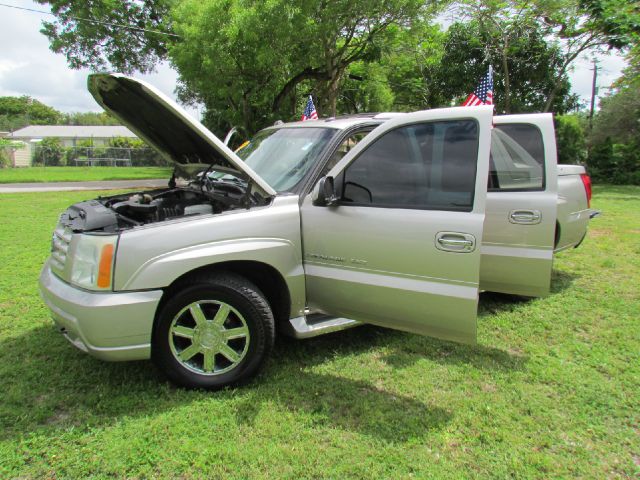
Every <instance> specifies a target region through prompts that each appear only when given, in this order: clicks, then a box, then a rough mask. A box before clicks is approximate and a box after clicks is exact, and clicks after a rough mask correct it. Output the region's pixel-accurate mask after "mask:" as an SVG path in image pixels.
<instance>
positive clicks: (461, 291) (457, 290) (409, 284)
mask: <svg viewBox="0 0 640 480" xmlns="http://www.w3.org/2000/svg"><path fill="white" fill-rule="evenodd" d="M305 272H306V274H307V276H311V277H320V278H330V279H333V280H339V281H344V282H351V283H361V284H365V285H376V286H380V287H385V288H395V289H400V290H408V291H413V292H421V293H429V294H432V295H443V296H447V297H457V298H464V299H468V300H475V299H477V298H478V285H472V284H470V283H467V284H466V286H463V285H453V284H451V283H444V282H437V281H435V282H434V281H430V280H425V279H424V278H423V277H419V278H420V279H412V278H403V277H398V276H393V275H390V274H387V275H380V274H378V273H367V272H364V271H357V270H351V269H347V268H331V267H325V266H320V265H313V264H308V263H307V264H305ZM471 285H472V286H471Z"/></svg>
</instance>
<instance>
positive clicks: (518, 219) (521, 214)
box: [509, 210, 542, 225]
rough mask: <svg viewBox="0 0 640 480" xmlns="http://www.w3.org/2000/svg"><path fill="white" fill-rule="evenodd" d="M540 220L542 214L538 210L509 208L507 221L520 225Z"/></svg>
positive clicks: (533, 223) (535, 222)
mask: <svg viewBox="0 0 640 480" xmlns="http://www.w3.org/2000/svg"><path fill="white" fill-rule="evenodd" d="M541 220H542V214H541V213H540V211H539V210H511V211H510V212H509V221H510V222H511V223H518V224H521V225H535V224H538V223H540V221H541Z"/></svg>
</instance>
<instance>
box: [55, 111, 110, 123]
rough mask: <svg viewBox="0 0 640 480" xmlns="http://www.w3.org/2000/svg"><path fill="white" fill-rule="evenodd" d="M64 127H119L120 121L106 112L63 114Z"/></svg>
mask: <svg viewBox="0 0 640 480" xmlns="http://www.w3.org/2000/svg"><path fill="white" fill-rule="evenodd" d="M62 123H63V124H64V125H120V123H121V122H120V121H118V120H117V119H116V118H114V117H112V116H111V115H109V114H108V113H107V112H72V113H65V114H64V115H63V118H62Z"/></svg>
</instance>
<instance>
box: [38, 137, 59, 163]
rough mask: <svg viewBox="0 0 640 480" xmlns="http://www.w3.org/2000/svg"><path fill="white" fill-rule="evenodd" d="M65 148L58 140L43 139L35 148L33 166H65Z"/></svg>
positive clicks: (54, 138) (53, 138) (52, 138)
mask: <svg viewBox="0 0 640 480" xmlns="http://www.w3.org/2000/svg"><path fill="white" fill-rule="evenodd" d="M65 153H66V152H65V148H64V147H63V146H62V143H61V142H60V139H59V138H56V137H51V138H45V139H43V140H42V141H41V142H39V143H38V144H37V145H36V147H35V152H34V154H33V164H34V165H43V166H46V167H49V166H52V167H55V166H61V165H64V164H65V160H66V157H65Z"/></svg>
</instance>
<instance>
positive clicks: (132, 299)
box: [40, 74, 590, 388]
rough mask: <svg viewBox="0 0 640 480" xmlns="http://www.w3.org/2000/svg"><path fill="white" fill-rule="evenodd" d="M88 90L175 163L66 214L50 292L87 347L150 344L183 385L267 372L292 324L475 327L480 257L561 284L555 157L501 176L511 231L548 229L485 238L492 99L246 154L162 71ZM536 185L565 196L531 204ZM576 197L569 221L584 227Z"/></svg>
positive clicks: (282, 137) (312, 131)
mask: <svg viewBox="0 0 640 480" xmlns="http://www.w3.org/2000/svg"><path fill="white" fill-rule="evenodd" d="M89 89H90V91H91V93H92V94H93V95H94V97H95V98H96V100H97V101H98V102H99V103H100V104H101V105H102V106H103V107H104V108H105V109H106V110H107V111H110V112H111V113H112V114H113V115H114V116H116V117H118V118H120V119H121V120H122V122H123V123H125V124H126V125H128V126H129V127H130V128H131V129H132V130H134V131H135V132H136V133H137V134H138V135H139V136H140V137H141V138H143V139H145V140H146V141H147V142H149V143H150V144H151V145H153V146H154V147H155V148H156V149H157V150H158V151H160V152H161V153H162V154H163V155H165V156H166V158H168V159H170V160H171V161H173V162H175V163H176V164H177V165H178V166H177V167H176V174H175V175H174V176H173V178H172V179H171V181H170V182H169V185H168V186H167V188H163V189H159V190H151V191H141V192H132V193H128V194H124V195H114V196H110V197H100V198H97V199H94V200H89V201H85V202H80V203H78V204H75V205H73V206H71V207H70V208H69V209H67V210H66V211H65V212H64V213H63V214H62V215H61V217H60V221H59V224H58V226H57V227H56V230H55V232H54V236H53V242H52V253H51V257H50V258H49V260H48V261H47V263H46V265H45V266H44V268H43V270H42V274H41V277H40V286H41V291H42V296H43V298H44V300H45V302H46V303H47V305H48V306H49V308H50V309H51V312H52V316H53V319H54V321H55V323H56V325H57V326H58V328H59V329H60V331H61V332H62V333H63V334H64V335H65V336H66V337H67V339H68V340H69V341H70V342H71V343H73V344H74V345H75V346H76V347H78V348H79V349H81V350H83V351H85V352H88V353H90V354H91V355H94V356H96V357H98V358H102V359H105V360H139V359H147V358H152V359H153V360H154V361H155V363H156V364H157V365H158V366H159V367H160V369H162V370H163V371H164V372H165V373H166V374H167V375H168V377H169V378H170V379H171V380H173V381H174V382H176V383H178V384H180V385H183V386H187V387H199V388H219V387H223V386H226V385H231V384H237V383H240V382H242V381H245V380H247V379H249V378H250V377H251V376H252V375H254V374H255V373H256V372H257V370H258V369H259V367H260V366H261V365H262V364H263V363H264V360H265V358H266V357H267V355H268V353H269V351H270V350H271V348H272V346H273V344H274V338H275V335H276V334H279V333H283V334H288V335H292V336H294V337H297V338H307V337H312V336H315V335H319V334H322V333H327V332H331V331H335V330H340V329H344V328H348V327H352V326H356V325H359V324H360V323H363V322H366V323H371V324H376V325H381V326H385V327H389V328H395V329H399V330H405V331H409V332H414V333H418V334H425V335H431V336H435V337H438V338H443V339H448V340H454V341H460V342H466V343H473V342H475V341H476V312H477V302H478V292H479V289H480V288H482V285H481V282H482V279H481V276H482V275H481V259H482V262H484V263H485V264H486V262H487V259H488V260H489V266H488V267H485V266H483V269H486V270H487V272H489V276H492V278H495V277H499V278H498V280H500V279H502V284H503V285H509V284H510V281H509V275H512V276H513V278H514V280H513V282H516V278H519V277H522V272H521V271H520V269H521V268H522V267H523V266H524V267H526V268H528V269H529V271H530V272H534V273H535V274H534V275H531V278H530V282H531V284H530V285H528V286H529V287H530V288H531V292H532V294H544V293H546V291H548V284H549V275H550V271H551V262H552V256H553V250H554V248H555V247H556V246H557V245H556V244H554V240H553V229H554V227H555V224H556V212H555V209H556V206H555V202H556V199H557V194H556V190H555V188H556V185H557V181H556V166H555V164H553V166H550V165H549V164H547V165H545V164H544V161H543V163H542V166H541V165H540V164H539V162H538V163H536V161H535V159H533V160H532V159H530V158H529V157H528V156H527V155H528V154H526V155H525V153H522V152H521V156H522V157H523V158H524V159H523V160H522V159H521V160H520V162H521V164H522V165H521V166H520V167H518V169H519V170H518V171H517V175H515V174H514V175H515V176H513V175H512V176H511V177H509V178H510V180H509V181H508V182H506V181H505V182H504V184H505V185H507V184H508V185H511V186H513V185H515V186H516V188H512V190H513V191H511V192H510V193H509V195H510V197H509V201H508V205H509V208H508V209H507V211H506V212H505V214H504V219H503V220H504V222H503V223H504V224H505V225H506V226H504V228H502V227H500V229H499V230H500V234H502V235H505V234H506V235H511V236H513V235H514V233H513V232H518V230H509V228H516V227H519V228H521V229H522V228H525V229H529V230H528V231H529V232H533V233H534V234H533V236H532V237H531V238H539V241H540V242H541V245H536V244H535V242H533V241H532V243H531V245H528V246H527V245H524V244H517V245H511V246H509V245H506V244H503V245H502V246H501V247H500V246H499V245H500V242H499V241H498V242H495V243H496V245H493V247H492V248H493V249H492V250H491V249H490V250H489V251H488V252H487V253H486V255H485V253H484V252H483V251H482V249H481V246H483V230H484V229H485V228H486V225H485V209H486V208H487V185H488V182H489V181H490V178H489V171H490V149H491V144H492V134H491V132H492V128H493V125H492V124H493V112H492V108H491V107H477V108H448V109H439V110H429V111H422V112H415V113H409V114H383V115H369V116H364V117H350V118H346V119H328V120H322V121H313V122H304V123H296V124H289V125H284V126H280V127H278V128H276V127H274V128H270V129H266V130H264V131H262V132H260V133H259V134H258V135H257V136H256V138H255V139H254V140H253V141H252V142H251V143H249V144H248V145H247V146H245V147H244V148H243V149H241V150H240V151H239V152H238V154H237V155H236V154H235V153H234V152H232V151H231V150H230V149H229V148H227V146H226V145H225V144H224V143H223V142H221V141H220V140H219V139H218V138H217V137H215V136H214V135H213V134H212V133H211V132H210V131H208V130H207V129H206V128H204V127H203V126H202V125H201V124H199V123H198V122H196V121H194V120H192V119H190V117H189V116H188V115H187V114H185V112H184V111H183V110H182V109H181V108H180V107H179V106H177V105H176V104H175V103H173V102H172V101H171V100H170V99H168V98H167V97H165V96H164V95H163V94H162V93H160V92H159V91H158V90H156V89H155V88H153V87H152V86H150V85H147V84H145V83H143V82H141V81H138V80H135V79H132V78H128V77H125V76H121V75H115V74H97V75H92V76H90V78H89ZM530 121H532V122H534V123H535V122H536V121H538V122H541V120H540V119H539V118H538V119H537V120H536V119H533V120H530ZM541 125H542V123H541ZM536 128H542V131H543V134H544V136H545V137H548V136H549V131H548V128H547V127H545V126H544V125H542V126H541V127H536ZM545 129H546V130H545ZM551 136H553V130H552V129H551ZM503 140H504V139H503ZM504 142H508V140H504ZM504 142H503V143H504ZM494 143H495V141H494ZM553 148H554V153H555V143H554V144H553ZM505 149H506V147H505ZM516 150H517V149H516ZM505 151H506V150H505ZM531 158H533V157H531ZM545 172H546V173H545ZM542 178H544V185H543V187H542V189H541V190H540V188H538V184H539V183H541V184H542V182H543V180H541V179H542ZM184 179H186V181H185V180H184ZM531 189H533V190H531ZM536 189H537V190H536ZM528 190H531V191H530V192H529V193H526V192H527V191H528ZM533 191H540V192H542V194H546V195H547V196H546V197H542V196H541V197H539V198H540V199H543V200H544V199H545V198H553V206H551V204H550V203H549V202H547V201H546V200H544V201H541V205H542V206H539V205H531V198H536V197H535V196H534V197H531V195H532V192H533ZM518 192H521V193H523V192H524V195H523V196H522V198H520V199H518V195H517V193H518ZM549 195H551V197H549ZM519 205H521V206H519ZM552 207H553V208H552ZM580 208H581V210H580V211H579V212H578V215H577V216H576V215H573V216H572V221H574V222H577V223H575V225H580V228H582V224H583V223H584V229H585V230H586V223H585V222H586V221H588V218H589V215H590V211H589V210H588V208H587V207H586V205H585V206H584V208H582V207H580ZM549 212H552V213H549ZM574 213H575V212H574ZM507 218H510V220H507ZM494 220H495V219H494ZM496 225H497V224H496ZM496 225H494V228H497V227H496ZM520 231H522V230H520ZM509 232H511V233H509ZM535 232H537V233H535ZM545 232H546V233H545ZM545 235H546V237H545ZM547 237H548V238H547ZM574 237H575V236H574ZM574 237H571V238H574ZM579 240H580V238H578V237H577V238H575V240H574V241H573V243H574V244H577V243H578V242H579ZM489 243H490V244H491V242H489ZM481 244H482V245H481ZM510 247H513V249H512V250H510V249H509V248H510ZM494 257H495V258H496V259H498V260H502V261H503V262H502V263H501V264H500V265H501V266H500V268H501V269H502V270H501V271H498V270H496V269H495V268H492V265H493V264H494V262H493V260H492V259H493V258H494ZM509 258H510V259H511V260H510V263H509V262H507V263H506V264H505V262H504V260H505V259H509ZM521 259H524V260H526V261H524V262H522V263H519V261H520V260H521ZM505 265H506V266H505ZM545 276H546V277H545ZM505 279H506V280H505ZM494 283H495V284H496V285H495V286H496V289H497V290H500V282H494ZM526 287H527V286H526V285H525V287H522V288H525V291H524V292H523V291H517V292H515V293H525V294H526ZM502 291H504V287H503V290H502Z"/></svg>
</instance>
